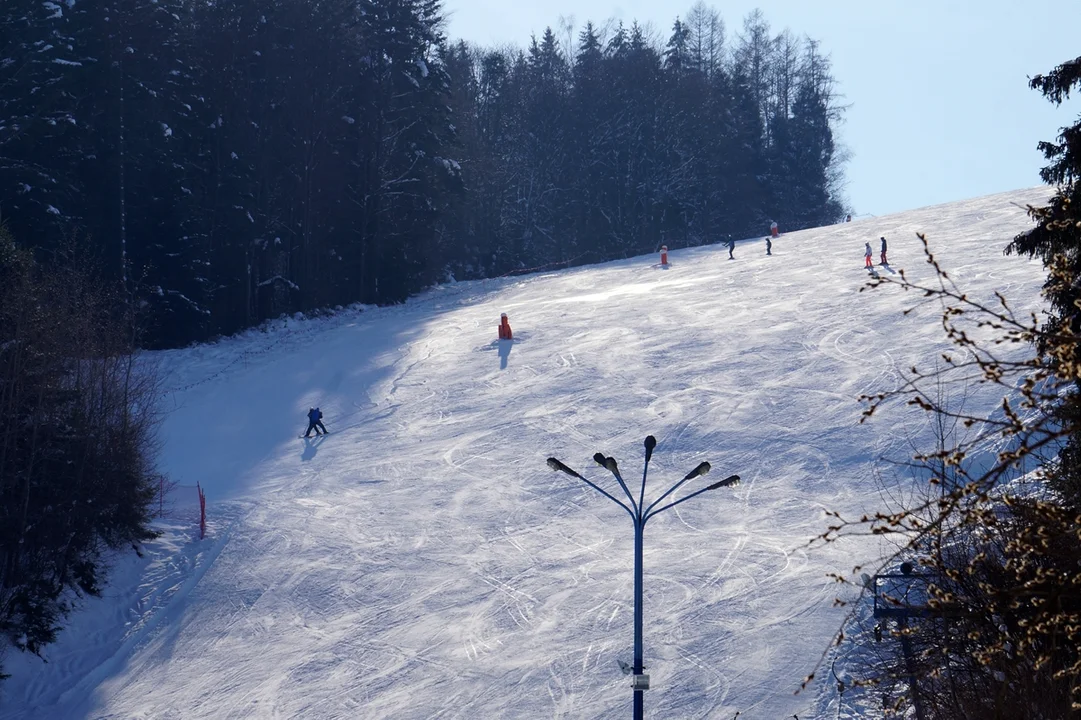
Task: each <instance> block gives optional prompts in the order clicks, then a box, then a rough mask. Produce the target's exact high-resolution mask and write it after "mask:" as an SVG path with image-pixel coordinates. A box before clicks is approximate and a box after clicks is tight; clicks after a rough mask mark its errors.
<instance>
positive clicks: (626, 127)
mask: <svg viewBox="0 0 1081 720" xmlns="http://www.w3.org/2000/svg"><path fill="white" fill-rule="evenodd" d="M442 27H443V16H442V8H441V6H440V3H439V2H438V0H361V1H360V2H354V1H351V2H345V0H319V1H318V2H315V1H312V2H280V1H278V0H238V1H237V2H229V3H223V2H206V3H189V2H185V1H184V0H113V1H112V2H109V3H105V4H101V3H63V2H60V3H53V2H45V3H42V2H40V1H39V0H9V1H8V2H5V3H3V7H2V8H0V87H3V88H4V91H3V92H2V93H0V213H2V216H0V218H2V219H3V220H4V221H5V222H6V223H7V225H8V227H9V229H10V230H11V231H12V233H13V234H14V236H15V238H16V240H17V241H18V242H20V243H21V244H22V245H24V246H30V247H35V248H38V249H39V250H51V249H54V248H57V247H59V246H60V244H61V243H62V241H63V239H64V238H67V237H69V236H70V235H71V233H72V232H73V229H74V230H77V232H78V233H79V237H80V238H82V241H83V242H84V243H87V244H89V246H90V247H91V248H92V249H93V251H94V252H95V254H96V255H97V256H98V257H99V258H100V260H101V264H102V267H103V268H105V271H106V272H107V273H108V276H109V278H108V279H109V280H110V281H113V282H115V283H116V284H117V285H119V286H120V287H121V288H122V295H121V297H122V298H124V299H125V300H126V301H127V302H130V303H131V304H132V305H133V306H136V307H140V308H141V309H142V311H143V312H144V313H145V314H146V317H147V318H148V320H149V331H148V333H147V334H146V335H145V337H144V340H143V342H144V344H146V345H148V346H151V347H168V346H177V345H182V344H186V343H189V342H192V341H198V340H204V339H208V338H212V337H214V336H216V335H220V334H228V333H233V332H236V331H238V330H241V329H243V328H246V327H250V326H252V325H255V324H257V323H259V322H260V321H262V320H264V319H267V318H272V317H277V316H279V315H281V314H282V313H287V312H296V311H305V312H306V311H310V310H314V309H317V308H322V307H330V306H335V305H341V304H346V303H350V302H357V301H360V302H366V303H375V304H385V303H393V302H399V301H401V300H403V299H405V298H406V297H408V296H409V295H410V294H411V293H415V292H417V291H419V290H421V289H423V288H425V287H428V286H430V285H431V284H433V283H435V282H441V281H445V280H448V279H450V278H455V279H474V278H482V277H491V276H497V275H502V274H506V273H510V272H520V271H522V270H525V269H530V268H539V267H558V266H567V265H572V264H581V263H586V262H596V261H601V260H605V259H612V258H618V257H625V256H629V255H633V254H638V253H643V252H649V251H654V250H656V249H657V247H658V246H659V245H660V244H662V243H667V244H669V245H670V246H672V247H678V246H681V245H690V244H700V243H707V242H715V241H717V240H720V239H723V236H729V235H732V236H736V237H745V236H749V235H754V234H758V233H762V232H764V231H765V228H766V227H767V226H768V225H769V222H770V221H771V220H776V221H777V222H779V223H780V224H781V227H782V228H783V229H785V230H791V229H797V228H801V227H808V226H813V225H819V224H823V223H829V222H834V221H837V220H839V219H840V217H841V216H842V215H843V213H844V212H845V208H844V207H843V205H842V202H841V200H840V199H839V193H838V189H839V187H840V185H841V183H842V181H843V178H842V176H841V166H842V164H843V155H844V154H843V153H842V152H839V151H838V150H837V148H836V145H835V141H834V135H833V128H834V125H835V123H836V121H837V120H838V119H839V114H840V112H841V108H840V107H839V106H838V105H837V102H836V96H835V91H834V81H833V78H832V77H831V75H830V67H829V62H828V59H827V58H826V56H825V55H824V54H823V53H822V52H821V50H820V49H819V47H818V45H817V44H816V43H815V42H813V41H810V40H800V39H798V38H797V37H796V36H794V35H793V34H791V33H790V32H788V31H785V32H782V33H779V34H774V33H773V32H772V31H771V30H770V27H769V25H768V23H767V22H766V20H765V18H764V17H763V16H762V14H761V13H759V12H757V11H756V12H754V13H752V14H750V15H749V16H748V17H747V18H746V19H745V21H744V24H743V27H742V30H741V31H740V32H737V33H734V34H733V35H731V36H730V35H729V34H728V33H726V30H725V26H724V23H723V21H722V19H721V17H720V16H719V15H718V14H717V12H716V11H714V10H713V9H711V8H708V7H706V6H705V5H704V4H702V3H701V2H699V3H698V4H697V5H696V6H695V7H694V8H692V10H691V11H690V13H689V14H688V15H687V16H686V18H685V21H679V20H677V21H676V22H675V24H674V26H673V28H672V30H671V33H670V35H669V36H668V38H667V41H664V40H663V38H662V39H657V38H656V37H655V36H654V35H652V34H651V33H649V32H646V31H644V30H643V28H641V27H639V26H638V25H637V24H632V25H631V26H630V27H625V26H623V25H615V26H607V27H605V28H604V29H603V30H602V29H599V28H597V27H596V26H594V25H592V24H588V23H587V24H586V25H585V26H584V27H583V28H581V29H580V30H579V31H577V32H575V31H572V30H569V29H567V30H565V31H564V32H563V33H562V34H563V35H565V36H566V37H563V38H562V39H557V37H556V34H555V33H554V32H553V31H552V30H551V29H549V30H546V31H545V32H544V33H542V34H541V36H540V37H539V38H535V39H534V40H533V41H532V42H531V43H530V44H529V46H528V48H527V49H526V50H524V51H521V50H517V49H503V50H491V49H483V48H477V47H473V46H470V45H468V44H466V43H462V42H459V43H451V42H448V41H447V39H446V38H445V37H444V35H443V30H442ZM40 257H41V258H42V259H44V260H45V261H47V258H48V257H49V255H48V254H47V253H45V254H42V255H40Z"/></svg>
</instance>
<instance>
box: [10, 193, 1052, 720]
mask: <svg viewBox="0 0 1081 720" xmlns="http://www.w3.org/2000/svg"><path fill="white" fill-rule="evenodd" d="M1048 196H1049V192H1048V190H1047V189H1046V188H1036V189H1030V190H1024V191H1017V192H1012V193H1005V194H1000V195H994V196H991V197H985V198H979V199H975V200H971V201H966V202H959V203H953V204H948V205H942V206H938V207H933V208H926V209H922V210H916V211H912V212H906V213H901V214H897V215H891V216H888V217H879V218H870V219H865V220H861V221H855V222H852V223H847V224H841V225H835V226H831V227H823V228H815V229H811V230H806V231H801V232H793V233H789V234H785V235H783V236H782V237H781V238H779V239H777V240H775V241H774V243H773V253H774V254H773V256H772V257H767V256H766V255H765V243H764V240H763V239H762V238H755V239H751V240H747V241H744V242H739V243H737V244H736V248H735V260H729V259H728V253H727V250H726V248H724V247H723V246H720V245H718V246H708V247H701V248H696V249H688V250H673V251H672V252H671V253H670V255H669V257H670V261H671V267H670V268H668V269H661V268H659V267H657V266H655V265H654V263H656V262H657V257H656V256H649V257H638V258H632V259H629V260H625V261H618V262H610V263H606V264H603V265H597V266H590V267H580V268H574V269H570V270H564V271H559V272H551V273H541V274H534V275H529V276H523V277H515V278H506V279H497V280H489V281H482V282H470V283H457V284H449V285H446V286H442V287H439V288H436V289H434V290H432V291H430V292H428V293H426V294H424V295H423V296H421V297H419V298H416V299H414V300H412V301H410V302H408V303H406V304H404V305H402V306H398V307H392V308H381V309H371V308H369V309H364V310H359V309H351V310H346V311H344V312H342V313H339V314H338V315H336V316H335V317H333V318H324V319H320V320H310V321H298V320H290V321H287V322H280V323H278V324H277V325H276V326H275V327H274V328H273V329H272V330H271V331H269V332H265V333H260V332H250V333H247V334H245V335H244V336H242V337H239V338H234V339H230V340H225V341H223V342H221V343H218V344H215V345H212V346H203V347H197V348H189V349H186V350H180V351H173V352H168V353H162V354H160V356H159V358H158V359H159V361H160V364H161V368H162V370H163V371H164V372H165V373H166V381H165V382H166V386H167V387H168V388H172V389H173V390H172V391H170V392H169V393H167V394H166V396H165V399H164V401H165V406H166V409H167V410H168V411H169V414H168V416H167V418H166V420H165V423H164V427H163V432H162V438H163V441H164V454H163V468H162V469H163V470H164V471H166V472H168V473H169V474H170V475H171V477H172V478H173V479H174V480H175V481H177V482H179V483H181V484H182V485H185V486H187V485H194V484H195V483H196V482H199V483H201V484H202V485H203V487H204V488H205V489H206V494H207V497H208V510H209V516H210V522H209V533H208V537H207V538H206V539H205V540H202V541H200V540H198V535H197V531H196V529H195V528H194V525H193V524H192V522H191V518H192V517H193V516H192V515H191V514H190V513H189V514H188V515H186V516H184V517H187V518H188V520H187V521H176V520H174V521H171V522H170V524H168V525H165V526H164V527H165V529H166V531H167V532H166V536H165V537H164V538H163V539H162V540H161V541H158V542H157V543H155V544H152V545H151V546H150V547H149V548H148V551H147V558H144V559H143V560H136V559H133V558H128V559H125V560H124V561H123V562H122V563H121V565H120V566H119V567H118V571H117V573H116V575H115V576H114V577H115V582H114V583H113V584H112V585H111V586H110V588H109V590H108V592H107V594H106V597H105V599H104V600H98V601H91V602H90V603H89V605H88V606H87V607H86V609H84V610H82V611H80V612H78V613H76V614H75V615H74V616H73V618H72V627H71V628H70V630H66V631H65V632H64V634H63V636H62V638H61V641H60V642H59V643H58V644H57V645H56V646H54V647H52V648H50V649H49V651H48V657H49V659H50V663H49V664H47V665H46V664H42V663H41V662H40V661H38V660H36V659H34V658H25V657H13V656H11V655H9V657H8V660H9V664H10V666H11V668H10V669H11V670H12V671H13V673H14V677H13V678H12V679H11V680H9V681H8V682H7V683H6V685H5V686H3V690H2V692H3V693H4V694H3V696H2V698H0V699H2V702H0V717H3V718H15V717H18V718H23V717H40V718H125V719H127V718H147V719H150V718H154V719H162V718H174V719H181V718H182V719H184V720H188V719H192V718H363V719H369V718H372V719H374V718H482V719H487V718H530V719H533V718H624V717H627V716H628V714H629V713H630V703H631V690H630V687H629V678H627V677H626V676H624V675H623V674H622V673H621V672H620V669H619V666H618V664H617V661H618V660H623V661H626V662H630V660H631V651H632V640H633V638H632V550H633V544H632V528H631V523H630V519H629V518H628V517H627V515H626V513H624V512H623V511H622V510H620V509H619V508H616V507H615V506H614V505H612V504H611V503H610V502H609V501H608V500H606V499H605V498H603V497H602V496H600V495H599V494H597V493H596V492H594V491H592V490H590V489H589V488H588V487H586V486H585V485H583V484H581V483H578V484H575V481H574V480H572V479H571V478H569V477H567V476H566V475H563V474H560V473H553V472H552V471H550V470H549V469H548V468H547V467H546V466H545V458H547V457H548V456H550V455H555V456H557V457H559V458H560V459H562V460H564V461H565V462H567V463H568V464H569V465H571V466H572V467H574V468H576V469H577V470H579V471H581V472H582V473H583V474H585V475H586V476H587V477H589V478H591V479H593V480H594V481H598V482H600V483H603V484H604V486H606V487H614V483H613V482H612V480H611V476H610V475H609V474H608V473H607V472H605V471H604V470H603V469H602V468H599V467H597V466H596V465H595V464H594V463H593V461H592V459H591V458H592V455H593V453H594V452H597V451H601V452H604V453H605V454H608V455H614V456H615V457H616V458H617V459H618V460H619V461H620V466H621V469H622V470H623V473H624V475H625V476H626V477H627V478H628V479H630V478H634V477H636V476H640V475H639V474H640V472H641V461H642V440H643V438H644V437H645V436H646V435H648V434H653V435H655V436H656V438H657V440H658V446H657V450H656V452H655V455H654V459H653V462H652V463H651V467H650V482H649V486H648V488H647V498H648V497H650V496H652V497H656V496H657V495H658V494H659V492H660V491H662V490H663V489H665V488H667V487H668V486H669V485H670V484H671V483H672V482H673V481H675V480H677V479H679V478H680V477H682V476H683V475H684V474H685V473H686V472H687V471H688V470H690V469H691V468H693V467H694V466H695V465H696V464H697V463H699V462H701V461H702V460H708V461H709V462H710V463H712V465H713V473H712V474H711V475H709V476H707V478H705V479H704V480H702V479H699V480H696V481H693V482H691V483H688V484H687V485H686V486H684V488H685V489H686V491H690V490H693V489H696V488H698V487H701V486H702V484H704V483H708V482H711V481H715V480H719V479H721V478H722V477H724V476H725V475H728V474H731V473H738V474H739V475H741V476H742V478H743V483H742V484H741V485H740V486H738V487H736V488H734V489H720V490H717V491H715V492H711V493H707V494H705V495H702V496H701V497H699V498H696V499H695V500H692V501H691V502H688V503H686V504H684V505H681V506H679V507H678V508H675V509H674V510H672V511H670V512H667V513H665V514H662V515H660V516H658V517H657V518H656V519H654V520H652V521H651V522H650V524H649V526H648V527H647V532H646V540H645V654H646V665H647V667H648V670H647V672H649V674H650V675H651V680H652V689H650V690H649V691H648V692H647V693H646V696H645V701H646V715H647V717H652V718H666V719H667V718H726V719H727V718H731V717H733V716H734V715H735V714H736V712H737V711H739V712H740V713H742V714H741V715H740V718H741V719H742V718H746V719H747V720H754V719H757V718H764V719H766V718H768V719H770V720H774V719H779V718H785V717H791V716H792V714H793V713H798V714H799V717H801V718H808V717H814V716H815V715H816V714H822V712H823V709H824V708H826V707H830V708H831V709H830V711H829V716H830V717H834V712H835V710H833V709H832V707H833V706H832V705H829V702H830V699H829V698H830V693H832V692H833V690H832V683H831V682H824V683H817V684H812V685H811V687H810V688H809V689H808V690H807V691H805V692H804V693H802V694H799V695H794V694H793V693H794V690H795V689H796V688H797V687H798V685H799V682H800V681H801V680H802V678H803V677H804V676H805V675H806V674H807V673H808V672H809V671H810V670H811V669H812V667H813V665H814V663H815V661H816V660H817V659H818V657H819V655H820V654H821V653H822V651H823V649H824V648H825V647H826V646H827V645H828V643H829V640H830V638H831V636H832V634H833V633H834V631H835V630H836V629H837V627H838V625H839V623H840V622H841V620H842V617H843V614H844V612H845V611H844V610H842V609H838V608H835V607H834V606H833V601H834V598H835V597H837V596H838V594H841V595H843V596H845V597H848V598H851V597H852V596H853V591H852V590H851V589H850V588H844V587H839V586H837V585H835V584H834V583H832V581H831V580H830V579H829V578H828V577H827V573H829V572H833V571H839V572H842V573H846V574H847V573H848V572H849V571H850V569H851V567H852V565H853V564H854V563H857V562H861V561H864V560H867V561H870V560H873V559H874V558H876V557H879V556H880V553H881V551H882V548H881V547H879V546H878V545H876V544H875V543H874V542H873V541H871V540H869V539H866V538H859V539H851V540H848V541H846V542H844V543H841V544H838V545H831V546H827V547H824V548H819V549H811V550H809V549H808V548H807V547H806V544H807V542H808V540H809V539H810V538H812V537H813V536H815V535H816V534H818V533H820V532H821V531H822V530H823V529H824V528H825V526H826V524H827V521H826V519H825V517H824V511H825V510H827V509H829V510H837V511H841V512H842V513H844V514H846V515H856V514H858V513H860V512H861V511H863V510H865V509H873V508H876V507H881V504H882V500H881V498H880V492H881V491H882V489H883V488H884V487H885V488H896V487H897V486H900V487H902V488H903V487H905V486H907V485H908V484H909V483H910V481H909V480H908V479H907V478H906V477H905V476H904V475H903V473H902V472H901V471H900V470H899V469H898V468H897V466H896V465H895V464H893V463H891V462H890V461H891V460H893V461H903V460H905V459H906V458H908V457H909V456H910V455H911V453H912V451H913V447H914V446H919V445H920V444H921V443H928V442H931V441H932V440H933V433H932V430H931V428H930V427H929V426H928V425H927V421H926V419H925V418H924V417H923V416H922V415H921V414H919V413H917V412H915V411H913V410H911V409H908V408H905V407H904V406H901V405H899V404H898V405H895V406H892V407H890V408H887V409H886V410H885V411H882V412H880V413H877V414H876V415H875V417H874V419H873V421H872V422H870V423H869V424H864V425H860V424H858V421H859V417H860V413H861V410H862V406H861V405H860V404H859V403H858V402H857V401H856V398H857V397H858V396H859V395H861V394H863V393H873V392H876V391H880V390H886V389H891V388H893V387H895V386H896V385H897V383H898V381H899V378H900V374H899V373H900V372H901V371H903V370H905V369H907V368H908V367H909V366H911V365H913V364H918V365H921V366H924V367H926V366H928V365H929V364H931V363H933V362H934V360H935V358H936V357H937V356H938V354H939V353H941V352H942V350H943V349H945V347H946V346H945V344H944V340H943V338H942V333H941V327H940V324H939V322H938V309H937V306H935V305H928V306H922V307H920V308H919V309H917V310H916V311H914V312H913V313H911V314H910V315H908V316H903V315H902V311H903V310H904V309H905V308H908V307H912V306H913V305H915V304H916V301H917V298H916V297H914V296H913V294H912V293H908V294H905V293H902V292H901V291H900V290H899V289H898V288H896V287H886V288H880V289H878V290H876V291H874V292H864V293H859V292H858V290H859V288H860V287H861V286H862V285H863V284H864V283H865V282H866V280H867V273H866V272H865V271H864V269H863V247H864V242H865V241H871V243H872V247H873V248H874V250H875V258H876V259H877V257H878V238H879V236H881V235H885V236H886V237H887V239H888V240H889V244H890V260H891V263H892V266H893V268H894V269H900V268H904V269H905V271H906V274H908V275H909V276H910V277H912V278H915V279H919V278H927V277H929V276H930V268H929V266H928V265H927V264H926V263H925V262H924V260H923V256H922V253H921V247H920V244H919V241H918V239H917V237H916V232H917V231H922V232H926V233H927V234H928V236H929V239H930V242H931V243H932V247H933V249H934V250H935V252H936V255H937V257H938V258H939V260H940V261H941V263H942V264H943V266H944V267H945V268H946V269H947V270H949V271H950V272H951V275H952V277H953V278H954V279H955V280H956V281H957V282H958V283H959V285H960V286H961V287H963V288H965V289H966V290H968V291H970V292H971V294H973V295H974V296H976V297H981V298H989V297H991V294H992V293H993V291H995V290H999V291H1001V292H1003V293H1004V294H1005V295H1006V296H1007V297H1009V298H1010V299H1011V301H1012V302H1013V304H1014V306H1015V307H1016V308H1018V309H1020V310H1038V309H1039V307H1040V300H1039V287H1040V285H1041V282H1042V280H1041V278H1042V273H1041V267H1040V265H1039V263H1037V262H1033V261H1029V260H1027V259H1024V258H1017V257H1004V256H1003V253H1002V248H1003V247H1004V246H1005V245H1006V243H1007V242H1008V241H1009V240H1010V239H1011V238H1012V237H1013V235H1015V234H1016V233H1017V232H1019V231H1021V230H1024V229H1025V228H1027V227H1030V224H1031V223H1030V220H1029V219H1028V218H1027V217H1026V215H1025V211H1024V205H1025V204H1026V203H1036V204H1040V203H1043V202H1044V201H1045V200H1046V199H1047V197H1048ZM501 312H506V313H507V314H508V316H509V319H510V324H511V326H512V328H513V330H514V333H515V340H514V342H513V343H512V344H504V345H503V346H502V347H501V346H500V343H498V342H497V341H496V340H495V338H496V326H497V324H498V322H499V315H500V313H501ZM1000 401H1001V397H1000V396H998V395H996V394H995V393H994V392H992V391H986V390H983V389H980V388H972V389H971V392H970V396H969V397H968V400H967V406H966V407H967V408H968V409H970V410H972V409H974V408H976V407H983V408H986V411H987V412H988V413H990V412H993V410H994V408H995V406H996V405H997V404H998V403H999V402H1000ZM310 405H319V406H321V408H322V409H323V412H324V415H325V422H326V424H327V427H328V428H329V429H330V431H331V434H330V435H329V436H327V437H325V438H318V439H313V440H311V441H305V440H302V439H297V434H298V433H299V432H302V431H303V430H304V427H305V413H306V411H307V409H308V407H309V406H310ZM191 492H194V491H191ZM680 492H681V493H682V492H684V491H683V490H681V491H680ZM178 515H181V516H183V514H182V513H178Z"/></svg>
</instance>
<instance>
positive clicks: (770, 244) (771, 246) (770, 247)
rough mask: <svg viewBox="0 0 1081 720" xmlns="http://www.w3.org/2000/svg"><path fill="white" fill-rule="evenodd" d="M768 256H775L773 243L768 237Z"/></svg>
mask: <svg viewBox="0 0 1081 720" xmlns="http://www.w3.org/2000/svg"><path fill="white" fill-rule="evenodd" d="M766 254H767V255H772V254H773V241H772V240H770V239H769V238H768V237H767V238H766Z"/></svg>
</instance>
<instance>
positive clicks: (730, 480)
mask: <svg viewBox="0 0 1081 720" xmlns="http://www.w3.org/2000/svg"><path fill="white" fill-rule="evenodd" d="M732 485H739V475H729V476H728V477H726V478H725V479H724V480H721V481H719V482H715V483H713V484H712V485H710V486H709V487H708V488H706V489H707V490H716V489H717V488H722V487H730V486H732Z"/></svg>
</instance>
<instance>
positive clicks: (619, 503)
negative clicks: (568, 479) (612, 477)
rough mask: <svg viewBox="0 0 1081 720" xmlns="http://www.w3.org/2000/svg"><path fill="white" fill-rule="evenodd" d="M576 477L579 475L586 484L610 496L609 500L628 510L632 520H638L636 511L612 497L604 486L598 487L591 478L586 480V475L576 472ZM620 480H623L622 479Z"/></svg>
mask: <svg viewBox="0 0 1081 720" xmlns="http://www.w3.org/2000/svg"><path fill="white" fill-rule="evenodd" d="M575 477H577V478H578V479H579V480H581V481H582V482H584V483H585V484H586V485H588V486H590V487H591V488H593V489H594V490H596V491H597V492H599V493H600V494H601V495H604V496H605V497H606V498H608V499H609V500H611V501H612V502H614V503H615V504H616V505H619V506H620V507H621V508H623V509H624V510H626V511H627V514H628V515H630V516H631V520H635V521H637V518H636V517H635V516H634V513H633V512H632V511H631V509H630V508H629V507H627V506H626V505H624V504H623V503H621V502H620V501H619V500H616V499H615V498H614V497H612V495H610V494H609V493H608V491H606V490H604V489H603V488H600V487H598V486H597V485H594V484H593V483H591V482H590V481H589V480H586V479H585V478H584V477H582V476H581V475H578V474H577V473H576V474H575ZM617 477H618V476H617ZM620 482H623V481H622V480H621V481H620ZM624 489H626V486H624ZM631 502H634V501H633V500H631Z"/></svg>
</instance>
